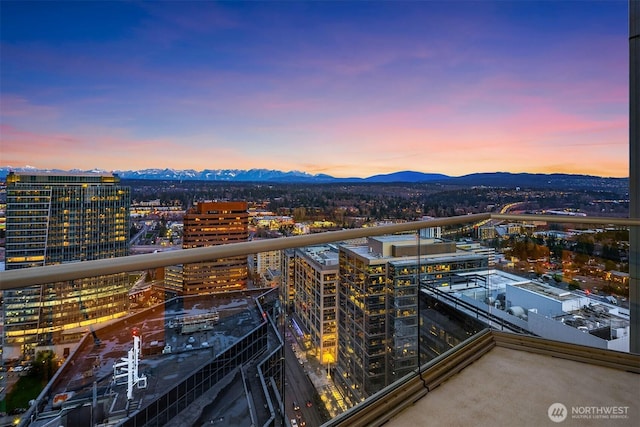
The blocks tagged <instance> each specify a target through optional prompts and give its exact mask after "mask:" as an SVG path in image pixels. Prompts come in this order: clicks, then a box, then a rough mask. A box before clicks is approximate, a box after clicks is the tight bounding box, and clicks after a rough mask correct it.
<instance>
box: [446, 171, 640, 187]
mask: <svg viewBox="0 0 640 427" xmlns="http://www.w3.org/2000/svg"><path fill="white" fill-rule="evenodd" d="M446 182H447V183H448V184H457V185H463V186H486V187H499V188H517V187H520V188H523V189H525V188H541V189H544V188H557V189H565V190H577V189H593V188H598V189H611V190H613V189H626V190H625V191H628V189H629V178H605V177H599V176H592V175H571V174H560V173H554V174H532V173H509V172H493V173H474V174H470V175H464V176H459V177H452V178H450V179H448V180H447V181H446Z"/></svg>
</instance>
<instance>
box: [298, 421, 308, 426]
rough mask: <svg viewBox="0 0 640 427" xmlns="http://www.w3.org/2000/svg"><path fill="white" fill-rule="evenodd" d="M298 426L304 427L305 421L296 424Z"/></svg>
mask: <svg viewBox="0 0 640 427" xmlns="http://www.w3.org/2000/svg"><path fill="white" fill-rule="evenodd" d="M298 425H299V426H300V427H306V425H307V422H306V421H305V420H300V422H299V423H298Z"/></svg>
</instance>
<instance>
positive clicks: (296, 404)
mask: <svg viewBox="0 0 640 427" xmlns="http://www.w3.org/2000/svg"><path fill="white" fill-rule="evenodd" d="M293 410H294V411H299V410H300V405H298V402H296V401H293Z"/></svg>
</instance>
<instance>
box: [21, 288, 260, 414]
mask: <svg viewBox="0 0 640 427" xmlns="http://www.w3.org/2000/svg"><path fill="white" fill-rule="evenodd" d="M178 301H180V300H178ZM215 311H217V313H218V316H219V319H218V320H217V322H215V324H213V325H212V326H207V327H206V328H202V329H195V330H194V329H188V330H189V331H190V332H188V333H182V329H181V328H180V327H178V326H176V325H178V324H180V321H179V320H181V319H194V318H197V317H198V316H199V315H203V314H205V315H206V314H209V313H211V312H215ZM262 321H263V319H262V318H261V316H259V313H258V312H257V310H256V305H255V301H254V299H253V296H251V295H250V294H248V293H247V295H246V296H240V295H239V294H236V295H228V296H225V295H216V296H211V295H207V296H205V297H196V298H184V300H182V303H180V302H171V303H167V304H165V305H164V306H162V305H160V306H155V307H154V308H151V309H147V310H145V311H144V312H139V313H136V314H134V315H133V317H128V318H123V319H121V320H119V321H117V322H114V323H111V324H109V325H108V326H105V327H102V328H99V329H96V330H95V332H96V336H97V337H98V338H99V340H100V344H99V345H97V346H96V345H94V343H93V340H92V339H89V338H90V337H89V336H88V337H87V341H86V342H85V344H84V345H81V346H80V347H78V349H77V350H76V351H75V352H72V354H71V356H70V357H69V359H68V360H67V362H66V363H65V365H63V367H62V368H61V370H60V371H59V373H58V379H57V380H54V381H53V382H52V385H51V386H52V388H51V390H50V392H49V393H48V395H47V398H48V404H47V405H46V407H45V411H47V410H53V409H54V408H53V406H52V402H53V398H54V396H56V395H57V394H60V393H65V392H73V393H74V395H73V397H72V398H71V399H70V401H73V400H81V399H91V397H92V393H93V390H92V387H93V383H94V381H95V382H96V383H97V387H98V390H99V392H100V391H105V390H107V389H108V387H109V386H110V384H111V382H112V376H113V365H114V363H116V362H120V361H121V358H123V357H126V356H127V352H128V351H129V349H131V348H132V347H133V337H132V329H133V328H137V329H138V330H139V331H140V336H141V337H142V357H141V360H140V363H139V374H143V375H145V376H146V377H147V387H146V388H144V389H138V388H137V387H134V392H133V402H134V410H133V411H131V413H133V412H135V410H136V409H138V408H142V407H144V406H146V405H147V404H149V403H151V402H153V401H154V400H156V399H158V398H159V397H160V396H162V395H163V394H164V393H165V392H166V391H167V390H168V389H170V388H171V387H173V386H175V385H176V384H177V383H179V382H180V381H181V380H182V379H184V378H185V377H186V376H187V375H188V374H191V373H192V372H193V371H195V370H197V369H199V368H201V367H202V366H204V365H205V364H206V363H208V362H210V361H211V359H212V358H213V357H215V355H217V354H219V353H221V352H223V351H224V350H225V349H227V348H228V347H230V346H231V345H233V344H234V343H235V342H237V341H238V340H239V339H240V338H242V337H243V336H244V335H246V334H247V333H248V332H250V331H252V330H253V329H255V328H256V327H258V326H259V325H260V323H261V322H262ZM191 331H192V332H191ZM167 345H168V346H171V352H170V353H165V354H163V352H162V350H163V349H164V348H165V346H167ZM111 391H112V392H114V393H115V395H114V397H113V401H112V403H111V411H112V412H113V413H114V414H117V413H122V412H123V411H124V410H125V408H126V405H127V385H126V384H122V385H114V386H111ZM212 393H213V394H214V395H215V394H217V393H218V391H217V390H213V391H212ZM34 425H35V424H34Z"/></svg>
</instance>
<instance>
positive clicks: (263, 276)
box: [248, 251, 282, 287]
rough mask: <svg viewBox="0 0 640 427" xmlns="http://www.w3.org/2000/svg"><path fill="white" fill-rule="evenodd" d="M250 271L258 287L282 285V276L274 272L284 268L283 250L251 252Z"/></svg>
mask: <svg viewBox="0 0 640 427" xmlns="http://www.w3.org/2000/svg"><path fill="white" fill-rule="evenodd" d="M248 258H249V272H250V274H251V277H252V278H253V281H254V285H255V286H256V287H275V286H280V280H279V278H280V276H279V275H276V274H274V273H275V271H280V269H281V268H282V251H268V252H259V253H257V254H250V255H249V256H248Z"/></svg>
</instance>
